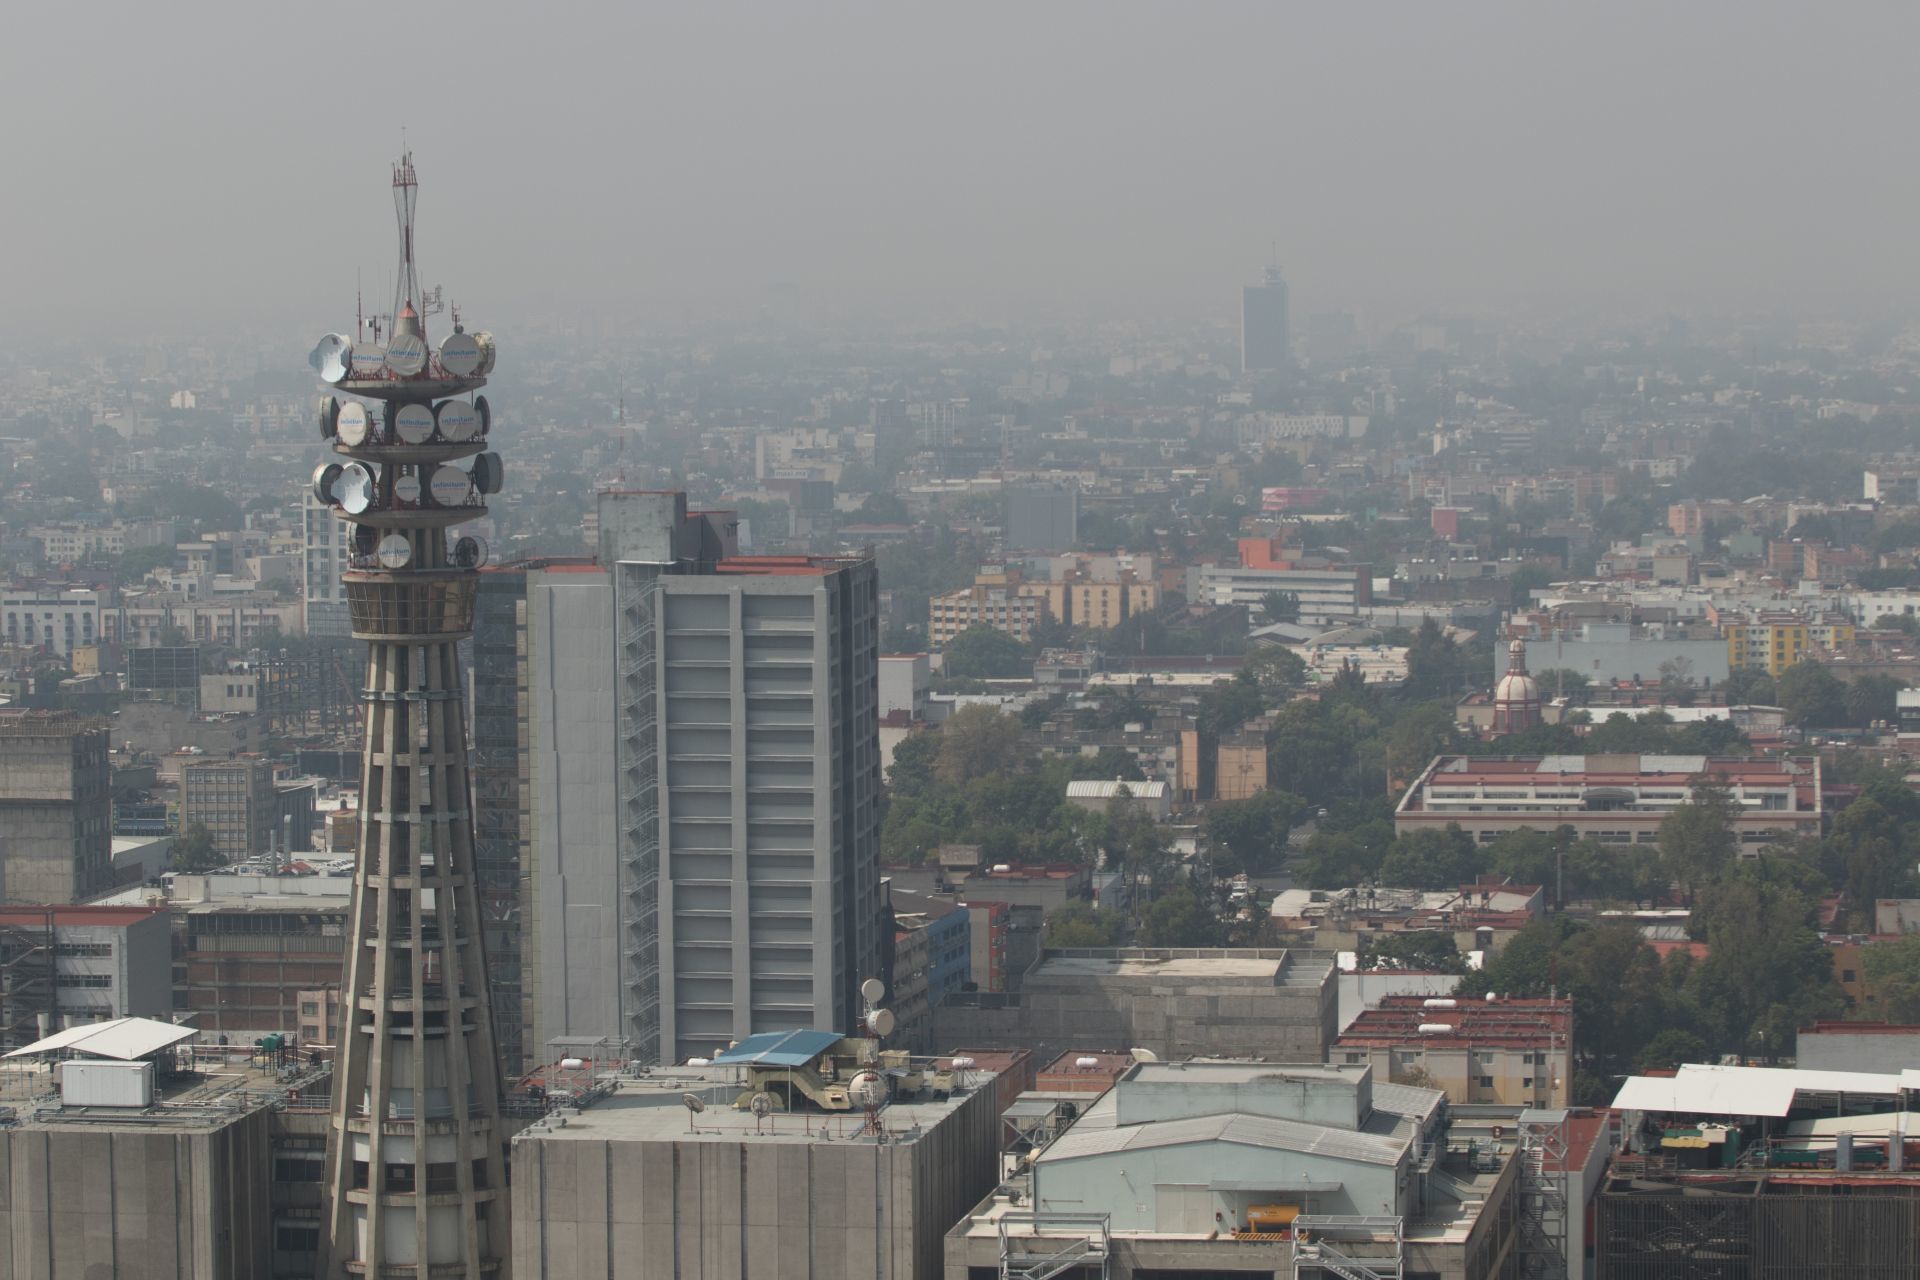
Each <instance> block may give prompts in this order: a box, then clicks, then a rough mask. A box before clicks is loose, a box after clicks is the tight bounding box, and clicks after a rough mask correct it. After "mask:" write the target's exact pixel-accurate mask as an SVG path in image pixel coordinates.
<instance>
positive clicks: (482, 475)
mask: <svg viewBox="0 0 1920 1280" xmlns="http://www.w3.org/2000/svg"><path fill="white" fill-rule="evenodd" d="M502 481H503V477H502V475H501V471H500V455H499V454H497V453H483V454H481V455H480V456H479V457H477V458H475V459H474V460H473V487H474V488H476V489H478V490H479V491H480V492H481V493H482V494H489V493H498V492H500V485H501V483H502Z"/></svg>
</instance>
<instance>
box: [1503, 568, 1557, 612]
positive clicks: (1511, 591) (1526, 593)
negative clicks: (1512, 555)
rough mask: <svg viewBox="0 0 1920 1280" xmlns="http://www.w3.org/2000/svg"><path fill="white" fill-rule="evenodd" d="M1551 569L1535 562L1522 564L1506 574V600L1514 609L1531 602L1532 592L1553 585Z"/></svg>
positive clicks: (1523, 607) (1528, 604)
mask: <svg viewBox="0 0 1920 1280" xmlns="http://www.w3.org/2000/svg"><path fill="white" fill-rule="evenodd" d="M1553 577H1554V574H1553V570H1551V569H1548V568H1546V567H1544V566H1542V565H1537V564H1523V565H1521V566H1520V567H1519V568H1518V569H1515V570H1514V571H1513V572H1512V573H1510V574H1508V575H1507V602H1508V603H1509V604H1511V605H1512V606H1513V607H1514V608H1516V609H1525V608H1527V607H1528V606H1530V605H1531V604H1532V603H1533V593H1534V592H1535V591H1537V590H1539V589H1540V588H1541V587H1550V586H1552V585H1553Z"/></svg>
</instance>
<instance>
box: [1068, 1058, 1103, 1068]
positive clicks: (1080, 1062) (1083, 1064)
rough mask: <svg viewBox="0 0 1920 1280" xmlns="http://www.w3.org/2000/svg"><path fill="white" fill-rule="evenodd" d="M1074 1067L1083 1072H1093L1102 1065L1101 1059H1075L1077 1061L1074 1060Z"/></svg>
mask: <svg viewBox="0 0 1920 1280" xmlns="http://www.w3.org/2000/svg"><path fill="white" fill-rule="evenodd" d="M1073 1065H1074V1066H1076V1067H1078V1068H1080V1070H1082V1071H1091V1070H1093V1069H1094V1068H1095V1067H1097V1066H1099V1065H1100V1059H1098V1058H1075V1059H1074V1060H1073Z"/></svg>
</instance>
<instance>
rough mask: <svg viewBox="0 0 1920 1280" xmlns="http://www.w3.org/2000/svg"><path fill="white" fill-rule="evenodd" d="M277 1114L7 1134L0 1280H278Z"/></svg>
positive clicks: (1, 1174)
mask: <svg viewBox="0 0 1920 1280" xmlns="http://www.w3.org/2000/svg"><path fill="white" fill-rule="evenodd" d="M272 1172H273V1171H272V1165H271V1158H270V1154H269V1146H268V1114H267V1113H266V1112H265V1111H256V1112H253V1113H251V1114H248V1115H243V1116H240V1117H238V1118H235V1119H233V1120H229V1121H223V1122H221V1123H220V1125H219V1127H218V1128H209V1129H203V1130H198V1131H190V1132H189V1131H182V1130H181V1129H179V1128H166V1127H160V1126H157V1125H156V1126H154V1127H151V1128H148V1127H143V1126H140V1125H135V1124H128V1125H124V1126H121V1125H114V1126H111V1127H108V1126H104V1125H103V1126H91V1125H89V1126H81V1125H77V1124H55V1125H47V1126H35V1127H29V1128H22V1129H6V1130H0V1280H96V1278H98V1280H106V1278H107V1277H113V1278H114V1280H257V1278H258V1277H262V1276H267V1275H270V1274H271V1262H270V1257H271V1246H272V1229H273V1228H272V1214H271V1212H270V1211H269V1208H268V1199H269V1194H270V1184H271V1181H272Z"/></svg>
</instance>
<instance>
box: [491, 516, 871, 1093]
mask: <svg viewBox="0 0 1920 1280" xmlns="http://www.w3.org/2000/svg"><path fill="white" fill-rule="evenodd" d="M599 516H600V519H599V532H600V547H599V550H600V554H599V557H598V559H597V561H596V562H582V561H552V562H536V563H533V564H529V565H528V566H526V570H525V574H524V588H523V593H522V595H521V596H520V599H519V600H518V602H517V603H516V604H515V605H514V606H512V607H509V606H508V605H507V604H506V603H505V602H504V601H503V602H502V603H501V604H500V605H499V606H497V607H495V608H492V609H488V610H486V611H485V615H484V616H483V628H482V633H481V635H480V636H479V637H477V639H476V643H477V644H478V645H484V646H485V647H488V648H496V649H499V650H501V651H502V652H504V651H505V649H506V648H507V645H508V643H509V642H508V641H507V640H506V639H505V638H501V639H498V640H496V639H493V638H491V637H490V636H489V634H488V631H489V629H490V627H489V624H488V623H487V621H486V619H487V618H491V619H493V622H492V624H491V626H497V627H500V628H505V627H508V626H512V627H515V628H516V629H517V630H518V632H519V638H518V640H517V641H515V642H513V643H514V644H515V646H516V650H517V652H519V653H523V654H524V670H525V671H526V690H525V706H526V708H527V711H526V720H525V723H524V725H521V726H519V727H517V728H516V729H515V732H516V734H517V736H518V738H519V741H520V744H521V749H522V750H523V751H524V753H525V759H526V761H527V772H526V781H525V785H524V789H523V790H522V791H521V792H520V793H519V796H523V797H524V798H518V797H517V796H516V794H515V793H514V792H512V791H510V790H508V789H507V788H504V787H503V788H501V789H500V790H499V791H498V792H497V793H494V792H487V791H483V794H482V795H481V798H480V807H481V812H480V814H479V816H478V819H477V822H478V826H479V829H480V830H481V831H482V832H487V831H492V830H496V829H497V830H499V831H500V832H501V833H502V848H503V849H504V848H505V838H506V837H505V833H506V832H507V830H508V829H509V827H510V826H514V825H517V826H518V827H519V829H523V830H524V831H525V832H526V838H525V841H524V848H525V866H524V868H523V875H524V884H525V891H524V897H523V902H522V904H521V908H520V913H521V921H522V928H521V930H520V933H521V938H522V941H521V949H522V953H523V960H522V970H523V974H524V991H525V998H524V1001H525V1008H526V1016H525V1023H526V1032H525V1036H526V1042H525V1052H526V1053H527V1054H528V1055H529V1056H531V1055H535V1054H543V1055H544V1054H547V1051H548V1050H549V1049H558V1050H561V1051H563V1052H564V1051H565V1048H566V1046H569V1045H576V1046H579V1047H580V1048H582V1049H585V1048H586V1047H588V1046H590V1045H591V1044H593V1043H594V1042H597V1041H614V1042H623V1043H624V1045H625V1049H624V1052H626V1053H628V1054H631V1055H632V1056H634V1057H637V1058H642V1059H646V1060H656V1061H680V1060H684V1059H686V1058H688V1057H693V1056H710V1055H711V1054H713V1053H714V1052H716V1051H718V1050H720V1049H724V1048H725V1047H726V1046H727V1043H728V1042H729V1041H732V1040H738V1039H742V1038H744V1037H745V1036H747V1035H750V1034H753V1033H755V1032H760V1031H778V1030H794V1029H828V1030H842V1031H844V1030H850V1029H851V1028H852V1026H853V1024H854V1021H855V1020H856V1018H857V1017H858V1015H859V996H858V990H857V989H858V985H859V982H860V980H861V979H862V978H866V977H871V976H875V974H876V971H877V969H878V966H879V949H880V938H879V932H878V930H879V926H880V916H881V906H880V893H879V870H878V866H879V820H880V812H879V792H880V761H879V705H878V699H879V616H878V611H877V610H878V583H877V575H876V574H875V571H874V566H873V563H872V561H870V560H859V559H827V558H812V557H804V556H778V557H762V556H739V555H736V554H734V549H735V542H734V536H733V523H732V513H730V512H689V511H688V510H687V509H686V498H685V495H684V494H680V493H607V494H603V495H601V498H600V505H599ZM487 576H489V577H492V576H493V575H487ZM490 585H491V584H490ZM500 589H501V590H502V591H511V590H513V587H512V585H511V584H508V583H505V582H503V583H501V584H500ZM482 594H483V597H484V596H485V594H486V592H485V591H483V593H482ZM503 695H504V690H503ZM506 728H507V726H506V723H505V721H504V720H503V721H502V722H501V729H502V732H503V734H504V732H505V731H506ZM485 754H486V752H485V749H484V748H482V755H483V757H484V755H485ZM495 805H498V806H512V805H518V806H519V810H520V811H519V813H518V814H516V815H515V819H514V820H513V822H512V823H510V822H509V820H508V819H507V818H506V817H505V816H504V815H500V816H498V817H497V818H496V816H495V815H493V814H490V813H489V812H488V809H489V808H490V807H492V806H495ZM486 874H487V873H486V869H485V868H484V867H483V869H482V875H483V878H484V877H485V875H486Z"/></svg>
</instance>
